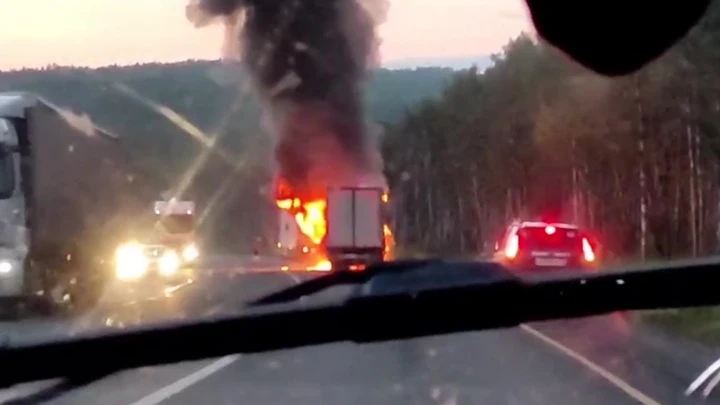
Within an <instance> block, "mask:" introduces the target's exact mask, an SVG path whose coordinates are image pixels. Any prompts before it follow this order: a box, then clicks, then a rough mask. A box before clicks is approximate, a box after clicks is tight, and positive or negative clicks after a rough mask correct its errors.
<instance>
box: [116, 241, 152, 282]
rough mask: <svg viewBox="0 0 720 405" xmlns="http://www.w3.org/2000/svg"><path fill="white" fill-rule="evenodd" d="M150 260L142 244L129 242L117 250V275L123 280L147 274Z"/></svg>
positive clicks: (134, 278)
mask: <svg viewBox="0 0 720 405" xmlns="http://www.w3.org/2000/svg"><path fill="white" fill-rule="evenodd" d="M147 268H148V260H147V258H146V257H145V252H143V248H142V246H140V245H137V244H134V243H128V244H126V245H122V246H120V247H119V248H118V249H117V251H116V252H115V275H116V276H117V278H119V279H121V280H136V279H138V278H141V277H142V276H144V275H145V273H146V272H147Z"/></svg>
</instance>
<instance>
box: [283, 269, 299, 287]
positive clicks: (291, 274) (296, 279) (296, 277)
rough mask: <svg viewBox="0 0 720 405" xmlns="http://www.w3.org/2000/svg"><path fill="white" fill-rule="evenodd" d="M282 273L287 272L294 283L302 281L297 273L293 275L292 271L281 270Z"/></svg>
mask: <svg viewBox="0 0 720 405" xmlns="http://www.w3.org/2000/svg"><path fill="white" fill-rule="evenodd" d="M283 274H287V276H288V277H290V279H291V280H292V281H294V282H295V284H300V282H301V281H302V279H301V278H300V277H298V276H297V275H295V274H293V273H290V272H289V271H283Z"/></svg>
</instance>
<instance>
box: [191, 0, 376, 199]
mask: <svg viewBox="0 0 720 405" xmlns="http://www.w3.org/2000/svg"><path fill="white" fill-rule="evenodd" d="M386 1H387V0H195V1H193V2H191V3H190V5H189V6H188V8H187V16H188V18H189V19H190V20H191V21H192V22H193V23H194V24H195V25H196V26H204V25H206V24H209V23H211V22H214V21H221V22H222V23H223V24H225V27H226V44H225V50H226V52H228V53H233V54H234V53H235V52H237V55H239V56H240V57H241V59H242V60H243V63H244V64H245V65H246V67H247V69H248V70H249V72H250V73H251V74H252V77H253V79H254V80H255V82H256V84H257V85H258V87H259V89H260V93H261V94H262V96H263V97H264V99H265V101H266V102H267V104H268V105H269V106H270V108H271V111H272V117H273V122H274V123H275V125H276V130H275V132H276V133H275V135H276V136H277V143H276V147H275V157H276V160H277V163H278V170H279V175H280V177H281V178H282V179H284V180H285V181H286V182H287V184H288V185H289V186H290V187H291V188H292V189H293V192H294V193H295V194H296V195H297V196H298V197H300V198H301V199H304V198H312V197H313V196H316V195H317V194H318V193H323V191H324V190H325V188H326V187H327V186H328V185H333V184H349V185H354V184H365V185H376V186H377V185H384V178H383V176H382V162H381V159H380V156H379V153H378V151H377V148H376V146H375V145H374V141H372V136H369V134H368V130H367V128H366V125H365V121H364V115H363V109H362V97H361V95H362V94H361V85H362V82H363V79H364V76H365V73H366V71H367V69H368V67H370V66H372V65H373V64H375V63H377V59H378V54H377V48H378V42H379V41H378V40H377V37H376V34H375V29H376V27H377V25H378V24H379V23H381V22H383V20H384V18H385V14H386V12H387V6H388V4H387V3H386Z"/></svg>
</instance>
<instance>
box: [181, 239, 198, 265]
mask: <svg viewBox="0 0 720 405" xmlns="http://www.w3.org/2000/svg"><path fill="white" fill-rule="evenodd" d="M198 256H200V251H199V250H198V248H197V246H195V244H194V243H191V244H189V245H187V246H185V248H184V249H183V251H182V257H183V260H185V261H186V262H191V261H193V260H195V259H197V258H198Z"/></svg>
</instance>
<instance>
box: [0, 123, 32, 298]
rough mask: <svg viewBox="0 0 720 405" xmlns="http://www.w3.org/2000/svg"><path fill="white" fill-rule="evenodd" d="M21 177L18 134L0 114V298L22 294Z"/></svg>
mask: <svg viewBox="0 0 720 405" xmlns="http://www.w3.org/2000/svg"><path fill="white" fill-rule="evenodd" d="M20 180H21V179H20V153H19V145H18V136H17V133H16V132H15V130H14V127H13V125H12V123H11V122H10V120H8V119H5V118H2V117H0V298H5V297H7V298H15V297H19V296H22V294H23V273H24V272H23V266H24V261H25V257H26V256H27V254H28V245H29V242H28V240H27V238H28V234H27V228H26V221H25V217H26V215H25V201H24V196H23V193H22V192H20V191H18V187H19V184H21V181H20Z"/></svg>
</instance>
